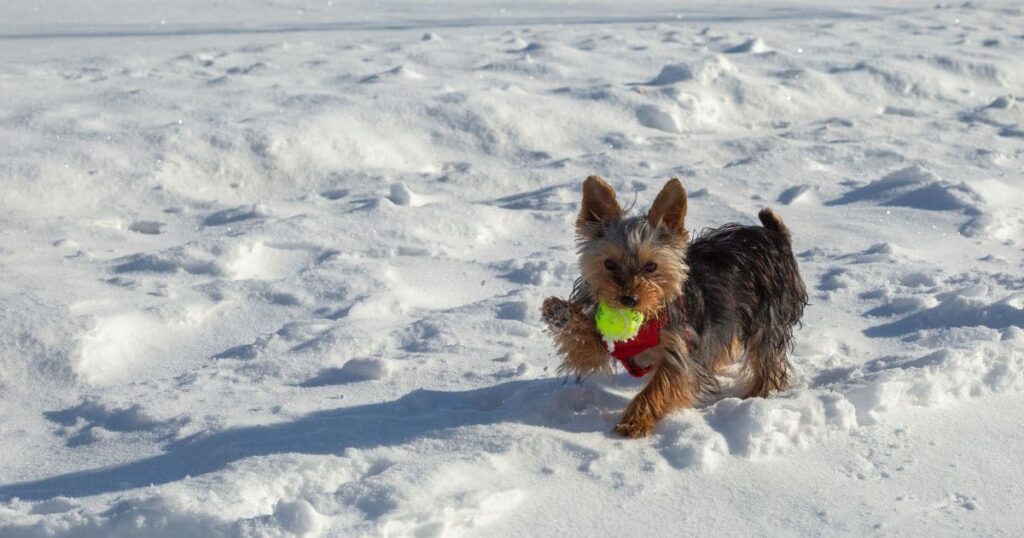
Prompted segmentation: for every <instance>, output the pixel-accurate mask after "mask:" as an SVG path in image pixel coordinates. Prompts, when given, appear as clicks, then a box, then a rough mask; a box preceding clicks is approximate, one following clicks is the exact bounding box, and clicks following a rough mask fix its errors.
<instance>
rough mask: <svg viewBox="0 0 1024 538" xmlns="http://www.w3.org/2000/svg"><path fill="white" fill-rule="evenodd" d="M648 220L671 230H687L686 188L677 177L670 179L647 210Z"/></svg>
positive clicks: (680, 231)
mask: <svg viewBox="0 0 1024 538" xmlns="http://www.w3.org/2000/svg"><path fill="white" fill-rule="evenodd" d="M647 221H648V222H650V223H651V224H654V225H655V226H657V225H658V224H662V225H664V226H665V227H666V228H668V229H669V230H670V231H672V232H675V233H682V232H684V231H686V225H685V221H686V189H684V188H683V184H682V182H680V181H679V180H678V179H676V178H672V179H670V180H668V183H666V184H665V186H664V187H662V188H661V192H659V193H658V197H657V198H655V199H654V203H653V204H651V210H650V211H648V212H647Z"/></svg>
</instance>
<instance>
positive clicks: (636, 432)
mask: <svg viewBox="0 0 1024 538" xmlns="http://www.w3.org/2000/svg"><path fill="white" fill-rule="evenodd" d="M653 430H654V420H651V419H648V418H647V417H640V416H633V417H622V422H620V423H618V424H616V425H615V433H618V434H619V435H621V436H623V437H628V438H630V439H639V438H641V437H647V436H648V435H650V434H651V431H653Z"/></svg>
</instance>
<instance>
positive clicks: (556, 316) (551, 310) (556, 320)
mask: <svg viewBox="0 0 1024 538" xmlns="http://www.w3.org/2000/svg"><path fill="white" fill-rule="evenodd" d="M540 315H541V318H542V319H543V320H544V322H545V323H547V324H548V327H551V328H552V329H562V328H564V327H565V326H566V325H568V324H569V322H570V321H572V317H573V305H572V303H570V302H569V301H566V300H564V299H559V298H558V297H548V298H547V299H544V304H543V305H541V307H540Z"/></svg>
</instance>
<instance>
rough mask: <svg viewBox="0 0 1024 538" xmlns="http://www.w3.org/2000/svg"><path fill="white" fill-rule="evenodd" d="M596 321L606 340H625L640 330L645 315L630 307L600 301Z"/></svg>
mask: <svg viewBox="0 0 1024 538" xmlns="http://www.w3.org/2000/svg"><path fill="white" fill-rule="evenodd" d="M594 323H595V324H596V325H597V331H598V332H599V333H601V336H604V338H605V340H609V341H612V342H625V341H626V340H630V339H631V338H633V337H634V336H636V335H637V333H638V332H640V327H641V326H642V325H643V324H644V315H643V313H641V312H637V311H636V310H633V309H630V308H612V307H610V306H608V305H606V304H604V303H598V305H597V312H596V313H595V314H594Z"/></svg>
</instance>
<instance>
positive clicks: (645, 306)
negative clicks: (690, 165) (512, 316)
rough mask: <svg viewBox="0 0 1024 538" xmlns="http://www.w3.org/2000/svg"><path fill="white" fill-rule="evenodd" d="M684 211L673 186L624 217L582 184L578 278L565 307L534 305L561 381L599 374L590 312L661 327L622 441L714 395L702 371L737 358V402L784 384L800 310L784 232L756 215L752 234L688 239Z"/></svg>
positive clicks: (605, 192) (606, 193)
mask: <svg viewBox="0 0 1024 538" xmlns="http://www.w3.org/2000/svg"><path fill="white" fill-rule="evenodd" d="M686 210H687V201H686V191H685V190H684V189H683V187H682V184H681V183H680V182H679V180H677V179H672V180H670V181H669V182H668V183H667V184H666V185H665V187H664V188H663V189H662V191H661V192H660V193H659V194H658V197H657V198H656V199H655V201H654V203H653V204H652V206H651V209H650V210H649V211H648V213H647V214H646V215H642V216H627V215H624V214H623V211H622V209H621V208H620V206H619V205H618V202H617V201H616V199H615V191H614V190H613V189H612V188H611V186H610V185H608V184H607V183H605V182H604V181H603V180H602V179H600V178H598V177H596V176H591V177H589V178H587V180H586V181H585V182H584V185H583V203H582V204H581V209H580V215H579V218H578V219H577V223H576V232H577V242H578V250H579V254H580V272H581V277H580V279H579V280H577V283H576V286H575V287H574V289H573V293H572V295H571V296H570V299H569V301H564V300H562V299H559V298H556V297H550V298H548V299H547V300H545V302H544V305H543V307H542V314H543V317H544V319H545V321H546V322H547V323H548V326H549V330H550V332H551V333H552V335H553V337H554V339H555V342H556V345H557V347H558V351H559V354H560V355H561V356H562V361H563V362H562V366H561V369H562V371H564V372H565V373H567V374H576V375H577V376H584V375H587V374H590V373H593V372H597V371H608V370H609V369H610V358H609V355H608V353H607V351H606V349H605V347H604V345H603V343H602V341H601V337H600V335H599V334H598V333H597V330H596V328H595V326H594V322H593V309H594V307H595V305H596V304H597V303H598V302H603V303H606V304H609V305H612V306H616V307H623V306H629V307H631V308H634V309H637V310H639V311H641V312H643V313H644V315H645V316H647V318H649V319H650V318H660V317H662V316H666V317H667V323H666V324H665V325H664V327H663V328H662V330H661V333H660V337H661V341H660V343H659V344H658V345H657V346H656V347H654V348H651V349H649V350H647V351H644V352H643V353H641V354H640V355H638V356H637V357H634V358H633V359H632V360H634V361H635V362H636V363H637V364H639V365H642V366H651V367H653V368H654V371H653V372H652V375H651V378H650V381H649V382H648V384H647V386H646V387H645V388H644V389H643V390H642V391H641V392H640V393H639V394H638V395H637V396H636V398H634V400H633V401H632V402H631V403H630V405H629V407H628V408H627V409H626V412H625V414H624V415H623V418H622V421H620V423H619V424H618V425H617V426H616V430H617V431H618V432H619V433H621V434H622V435H625V436H628V437H640V436H644V435H647V434H648V433H650V431H651V430H652V429H653V427H654V425H655V423H656V422H657V421H658V420H659V419H661V418H662V417H664V416H665V415H666V414H668V413H670V412H672V411H674V410H676V409H678V408H680V407H684V406H687V405H692V404H693V403H695V402H697V401H699V400H700V399H702V398H703V397H705V396H706V395H708V394H710V393H716V392H718V383H717V381H716V380H715V377H714V373H715V372H716V371H718V370H719V369H720V368H722V367H724V366H726V365H728V364H730V363H732V362H734V361H735V360H737V359H738V358H739V357H740V356H742V355H744V354H745V355H746V358H747V360H746V364H745V367H744V368H745V372H746V375H747V377H748V379H749V387H748V389H747V391H746V396H745V397H751V396H766V395H767V394H768V393H769V392H771V391H773V390H782V389H784V388H785V387H786V385H787V383H788V380H789V369H790V365H789V361H788V359H787V358H786V350H787V347H788V346H789V343H790V341H791V339H792V336H793V327H794V326H795V325H796V324H797V323H798V322H799V320H800V317H801V315H802V314H803V309H804V306H805V305H806V304H807V292H806V290H805V288H804V284H803V281H802V280H801V278H800V273H799V270H798V268H797V264H796V259H795V258H794V257H793V252H792V246H791V243H790V232H789V230H788V229H787V228H786V226H785V224H783V222H782V219H780V218H779V216H778V215H776V214H775V213H774V212H773V211H772V210H770V209H764V210H762V211H761V212H760V214H759V215H758V217H759V218H760V221H761V224H762V225H761V226H744V225H740V224H726V225H724V226H722V227H720V228H715V229H711V230H705V231H703V232H702V233H701V234H699V235H698V236H697V237H696V238H695V239H694V240H693V241H688V239H689V233H688V232H687V230H686V228H685V223H684V221H685V217H686ZM627 302H628V303H634V304H626V303H627Z"/></svg>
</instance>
